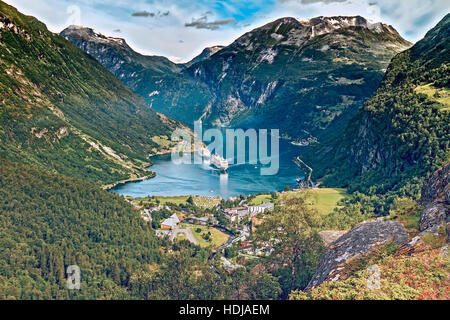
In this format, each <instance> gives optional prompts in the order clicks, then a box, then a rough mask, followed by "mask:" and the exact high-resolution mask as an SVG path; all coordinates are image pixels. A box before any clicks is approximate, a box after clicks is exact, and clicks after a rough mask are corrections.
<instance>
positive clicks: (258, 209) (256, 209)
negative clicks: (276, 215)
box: [248, 202, 275, 216]
mask: <svg viewBox="0 0 450 320" xmlns="http://www.w3.org/2000/svg"><path fill="white" fill-rule="evenodd" d="M274 208H275V206H274V204H273V203H270V202H265V203H262V204H260V205H257V206H249V207H248V212H249V213H250V215H251V216H254V215H257V214H258V213H264V212H266V210H267V211H272V210H273V209H274Z"/></svg>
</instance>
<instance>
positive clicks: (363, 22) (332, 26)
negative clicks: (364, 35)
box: [263, 16, 400, 36]
mask: <svg viewBox="0 0 450 320" xmlns="http://www.w3.org/2000/svg"><path fill="white" fill-rule="evenodd" d="M279 23H282V24H283V23H295V24H298V26H299V27H303V28H311V29H314V34H315V36H317V35H322V34H326V33H331V32H334V31H336V30H343V29H349V28H355V27H360V28H366V29H369V30H371V31H373V32H376V33H383V32H388V33H392V34H395V35H396V36H400V35H399V34H398V32H397V30H395V29H394V28H393V27H392V26H391V25H387V24H384V23H382V22H376V21H372V20H370V19H366V18H364V17H362V16H332V17H326V16H319V17H315V18H311V19H297V18H293V17H285V18H281V19H278V20H276V21H274V22H272V23H269V24H268V25H266V26H271V25H272V24H279ZM263 28H264V27H263Z"/></svg>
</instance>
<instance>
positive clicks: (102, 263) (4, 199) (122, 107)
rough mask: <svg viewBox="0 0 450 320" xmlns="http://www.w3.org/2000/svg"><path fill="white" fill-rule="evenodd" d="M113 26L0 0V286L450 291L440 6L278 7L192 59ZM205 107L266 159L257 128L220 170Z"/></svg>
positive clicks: (68, 293) (449, 87)
mask: <svg viewBox="0 0 450 320" xmlns="http://www.w3.org/2000/svg"><path fill="white" fill-rule="evenodd" d="M171 10H172V9H171ZM127 12H128V11H127ZM152 14H153V15H152ZM171 14H172V11H167V14H161V12H160V13H150V12H147V11H144V12H140V13H135V14H133V15H132V18H133V19H134V18H136V17H140V18H142V19H144V18H148V19H153V18H155V19H156V18H158V19H159V18H161V19H162V18H163V17H169V16H171ZM136 15H137V16H136ZM207 16H208V15H207V14H206V15H205V17H204V18H203V19H200V20H199V21H197V23H195V22H196V21H194V19H193V21H192V23H186V24H185V25H184V27H183V28H188V27H190V25H197V26H203V27H204V26H209V27H210V28H211V30H209V31H210V32H215V31H218V30H219V29H221V28H222V27H223V28H225V25H227V24H230V25H229V26H228V27H230V28H232V27H233V24H232V23H231V22H230V21H232V20H222V21H220V20H219V22H217V21H216V24H214V23H213V22H211V23H212V25H211V24H208V23H207V21H208V19H207ZM136 19H137V18H136ZM141 21H144V20H141ZM155 21H156V20H155ZM227 21H228V22H227ZM229 22H230V23H229ZM236 24H238V22H236ZM219 26H220V28H219ZM52 27H54V26H52ZM235 27H236V26H235ZM236 28H238V27H236ZM252 28H253V27H252ZM117 30H119V29H116V31H115V33H116V36H107V35H104V34H102V33H99V32H97V31H95V30H94V28H92V27H90V26H77V25H67V26H65V27H64V30H62V31H61V32H59V30H58V33H55V32H52V31H50V30H49V28H47V26H46V25H45V24H44V23H43V22H41V21H39V20H38V19H37V18H34V17H33V16H30V15H25V14H23V13H21V12H19V11H18V10H17V9H15V8H14V7H13V6H10V5H8V4H6V3H5V2H3V1H1V0H0V229H1V232H0V247H1V248H2V250H1V251H0V299H1V300H10V299H11V300H288V299H290V300H321V299H326V300H355V299H356V300H357V299H361V300H376V299H389V300H425V299H430V300H431V299H438V300H449V299H450V296H449V292H448V288H449V284H450V276H449V275H450V269H449V264H448V243H449V239H450V192H449V191H450V184H449V182H450V139H449V137H450V132H449V130H450V126H449V125H450V112H449V92H450V81H449V80H450V73H449V68H450V61H449V57H450V55H449V49H450V47H449V43H450V42H449V37H450V14H447V15H446V16H445V17H443V18H442V19H441V20H440V21H439V22H438V23H437V24H436V25H435V26H434V27H433V28H432V29H430V30H428V31H427V33H426V34H425V36H424V37H423V39H421V40H418V41H417V42H416V43H411V42H409V41H407V40H405V39H404V38H403V36H402V35H401V34H400V33H399V32H398V31H397V30H396V29H395V27H394V26H391V25H389V24H386V23H383V22H374V21H372V20H370V19H367V18H365V17H362V16H360V15H349V16H330V17H328V16H318V17H310V18H308V19H299V18H294V17H282V18H280V17H277V19H274V20H273V21H271V22H268V23H267V22H266V23H264V24H262V25H259V26H255V28H253V29H252V30H251V31H247V32H242V33H241V34H240V35H239V36H238V37H235V38H233V39H234V40H233V41H231V42H229V44H228V45H226V46H222V45H216V46H211V47H207V48H204V49H203V51H202V52H201V54H200V55H198V56H197V57H194V58H193V59H192V60H191V61H189V62H186V63H175V62H173V61H172V60H170V59H169V58H166V57H164V56H159V55H145V54H141V53H138V52H137V51H135V49H133V48H132V46H131V45H129V44H128V43H127V40H128V39H127V40H126V39H124V38H119V37H117V34H118V33H120V30H119V31H117ZM149 30H152V29H151V28H150V29H149ZM239 30H240V29H239ZM195 31H198V32H203V31H204V30H200V31H199V30H195ZM209 31H205V32H209ZM424 31H425V30H424ZM149 34H150V35H151V36H155V34H154V33H153V32H150V33H149ZM402 34H403V33H402ZM157 36H161V35H157ZM130 40H131V39H130ZM172 40H173V39H172ZM132 41H135V40H132ZM176 41H177V43H178V45H180V46H181V45H182V43H183V42H182V41H181V40H179V39H177V40H176ZM130 43H132V42H130ZM200 51H201V50H199V51H198V52H200ZM198 119H201V120H202V123H203V124H204V126H205V129H211V130H212V131H208V130H206V131H205V132H207V134H206V137H208V135H209V134H211V132H215V133H217V136H216V135H213V137H214V144H215V145H216V146H217V148H218V149H219V150H220V149H221V147H223V146H225V145H226V144H227V143H228V142H226V141H220V137H223V136H224V132H225V131H226V129H234V128H243V129H252V128H254V129H265V128H267V129H269V130H271V131H270V135H269V138H270V139H269V140H270V141H271V144H270V156H269V152H268V151H269V150H268V148H267V145H264V143H262V141H263V139H262V138H261V135H260V134H261V130H259V131H258V130H255V131H251V130H249V131H248V132H246V133H244V136H243V139H241V142H242V141H243V142H244V144H243V146H244V147H245V148H244V149H245V150H240V149H239V148H238V147H237V144H239V137H237V136H236V137H234V136H232V139H233V145H232V147H231V148H230V150H226V153H228V152H229V151H230V152H232V151H234V152H232V154H233V156H231V155H226V154H225V155H224V158H219V160H218V161H219V162H220V161H222V162H224V163H225V165H222V164H219V165H217V164H216V167H215V168H214V167H213V166H211V159H212V155H211V151H212V150H206V149H204V148H203V144H205V145H206V144H207V141H203V140H208V139H207V138H205V136H204V135H203V133H202V136H201V137H198V136H196V132H195V130H194V121H196V120H198ZM179 129H183V130H184V131H183V132H184V133H185V135H186V137H181V136H180V138H179V139H172V134H173V133H174V132H178V130H179ZM276 129H279V134H278V131H276ZM253 133H254V136H253ZM278 135H279V136H280V138H281V139H279V141H278V139H277V138H278ZM262 136H263V137H264V138H267V136H264V135H262ZM218 137H219V138H218ZM184 138H186V139H184ZM198 138H200V140H201V141H200V142H201V144H202V147H201V148H200V149H196V147H195V148H194V149H192V150H191V149H190V148H189V146H190V145H191V143H192V142H193V141H194V142H196V140H197V139H198ZM235 138H236V140H237V141H238V142H237V143H236V145H235V144H234V141H235ZM252 138H254V139H253V140H252ZM272 138H273V139H272ZM180 140H181V144H179V143H180ZM212 140H213V139H211V141H209V142H211V144H212V145H214V144H213V143H212ZM216 140H217V141H216ZM274 140H277V141H276V142H277V143H276V144H272V142H273V141H274ZM246 141H248V143H246ZM251 141H253V142H255V141H256V142H257V144H258V145H257V146H256V148H253V149H252V147H255V146H252V145H251V144H252V142H251ZM256 142H255V143H256ZM278 142H279V144H278ZM255 143H254V144H255ZM177 145H178V146H181V149H182V151H185V150H188V151H189V152H188V153H187V154H188V157H189V159H190V160H192V157H194V156H195V155H196V154H198V153H199V152H201V153H202V154H203V153H204V154H207V153H209V156H205V158H208V159H207V160H209V162H203V163H199V164H195V163H192V161H191V162H190V163H188V162H189V161H188V162H186V163H181V164H180V163H177V162H176V161H175V159H174V158H173V157H172V154H171V152H172V150H173V148H174V147H176V146H177ZM194 146H198V145H196V144H194ZM226 146H228V145H226ZM247 147H248V151H249V152H248V153H250V151H251V150H253V151H254V153H255V154H257V156H256V159H254V160H256V161H255V162H251V161H250V159H251V155H248V157H247ZM222 149H226V148H222ZM238 149H239V150H238ZM241 149H242V148H241ZM261 150H262V151H261ZM178 151H180V149H178ZM191 151H192V152H191ZM207 151H209V152H207ZM236 151H239V152H240V153H239V152H236ZM214 152H217V149H215V150H214ZM242 153H244V157H243V158H244V160H245V161H244V162H245V163H239V161H238V160H239V157H240V156H242ZM216 155H217V154H216ZM202 156H203V155H202ZM247 158H248V159H247ZM269 158H270V159H269ZM268 159H269V160H270V161H269V162H267V161H266V162H264V161H262V160H268ZM237 163H239V164H237ZM274 163H276V164H277V165H276V169H277V170H276V172H275V173H274V174H273V175H265V174H263V173H262V172H263V170H262V169H264V168H267V167H269V165H270V167H271V166H272V164H274ZM73 266H77V267H78V268H79V270H80V272H81V274H82V277H81V280H80V281H81V283H80V287H79V289H73V288H71V287H70V285H68V283H69V282H68V279H69V277H70V276H71V275H72V274H69V273H68V270H69V269H68V268H69V267H73ZM374 270H375V271H374ZM374 272H375V273H377V272H381V273H382V277H380V278H379V279H375V280H376V281H375V283H373V281H372V280H373V277H372V275H373V273H374ZM369 280H370V281H372V282H370V281H369Z"/></svg>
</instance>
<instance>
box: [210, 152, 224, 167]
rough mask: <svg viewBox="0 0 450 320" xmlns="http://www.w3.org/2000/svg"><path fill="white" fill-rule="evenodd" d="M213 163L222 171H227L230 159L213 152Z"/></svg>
mask: <svg viewBox="0 0 450 320" xmlns="http://www.w3.org/2000/svg"><path fill="white" fill-rule="evenodd" d="M211 165H212V166H214V167H216V168H217V169H220V170H222V171H227V169H228V160H227V159H224V158H222V157H221V156H219V155H217V154H213V155H212V156H211Z"/></svg>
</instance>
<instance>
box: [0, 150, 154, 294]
mask: <svg viewBox="0 0 450 320" xmlns="http://www.w3.org/2000/svg"><path fill="white" fill-rule="evenodd" d="M0 160H1V166H0V228H1V230H2V231H1V234H0V246H1V248H2V250H1V253H0V298H1V299H9V298H15V299H68V298H71V299H103V298H104V299H112V298H131V295H130V294H129V293H128V292H127V290H126V286H127V285H128V281H129V278H130V276H131V274H132V273H134V272H136V271H137V270H141V269H143V268H145V266H146V265H148V264H151V263H158V262H159V261H160V259H161V253H160V251H159V250H158V244H157V241H156V240H155V238H154V237H153V236H152V233H151V230H150V228H149V227H148V226H147V225H146V224H145V223H144V222H143V220H142V219H141V218H140V217H139V213H138V212H136V211H135V210H134V209H133V208H132V206H131V205H130V204H128V203H126V202H125V201H124V200H123V198H121V197H120V196H117V195H114V194H112V193H108V192H105V191H102V190H100V189H99V188H98V187H95V186H93V185H90V184H86V183H85V182H83V181H79V180H76V179H72V178H66V177H63V176H60V175H57V174H52V173H49V172H47V171H40V170H36V169H33V168H27V167H25V166H24V165H20V164H14V163H11V162H9V161H8V160H6V159H4V158H1V159H0ZM69 265H78V266H79V267H80V268H81V278H82V290H81V291H78V290H70V291H69V290H67V289H66V281H65V278H66V274H65V273H66V271H65V270H66V268H67V266H69Z"/></svg>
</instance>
